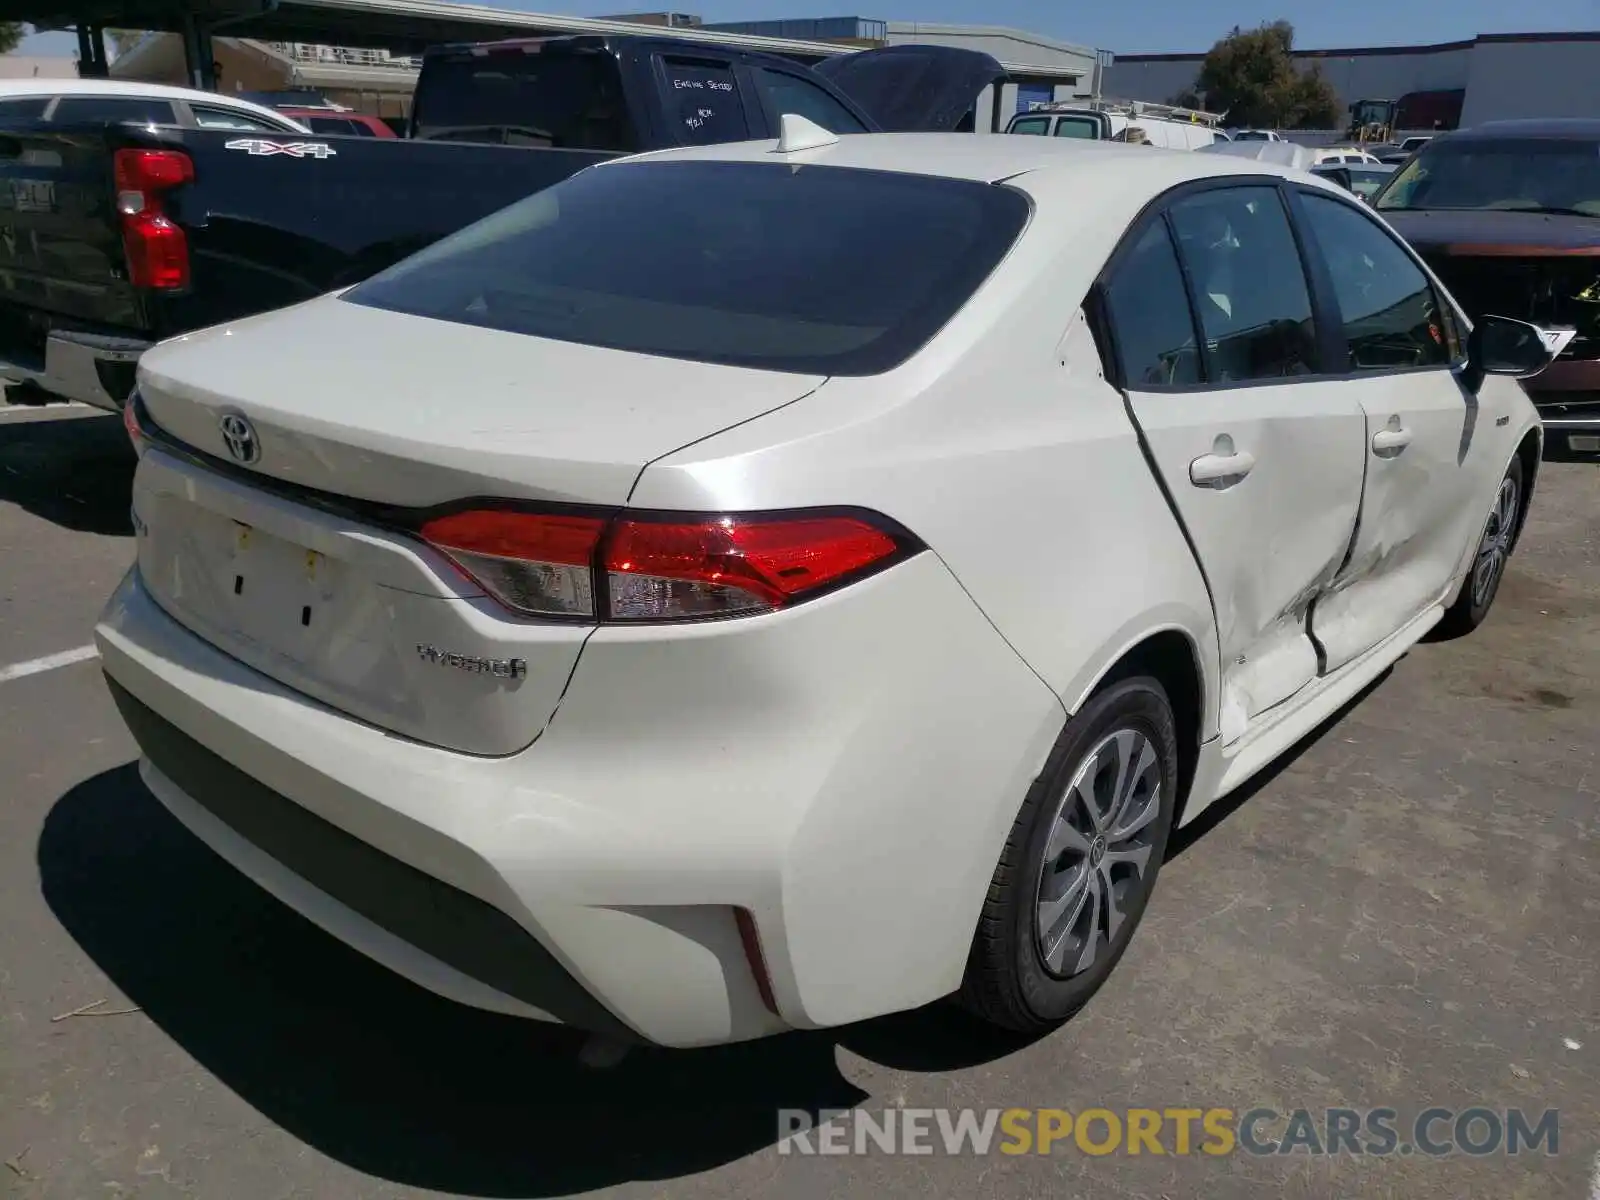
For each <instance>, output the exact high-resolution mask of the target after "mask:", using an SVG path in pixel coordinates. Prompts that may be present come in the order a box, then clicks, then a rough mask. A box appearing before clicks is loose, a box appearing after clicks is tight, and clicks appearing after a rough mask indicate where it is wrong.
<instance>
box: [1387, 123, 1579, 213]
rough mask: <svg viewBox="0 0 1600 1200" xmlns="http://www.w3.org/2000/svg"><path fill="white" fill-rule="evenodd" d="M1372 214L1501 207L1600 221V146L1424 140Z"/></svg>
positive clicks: (1567, 142)
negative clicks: (1434, 209) (1376, 211)
mask: <svg viewBox="0 0 1600 1200" xmlns="http://www.w3.org/2000/svg"><path fill="white" fill-rule="evenodd" d="M1373 203H1374V206H1375V207H1377V208H1379V209H1386V210H1389V211H1398V210H1404V209H1412V208H1457V209H1506V210H1510V211H1521V212H1547V213H1571V214H1578V215H1581V216H1586V217H1600V142H1593V141H1580V140H1578V139H1566V138H1526V139H1515V140H1514V139H1511V138H1504V139H1502V138H1462V139H1460V140H1458V141H1452V140H1448V139H1446V140H1444V141H1435V142H1430V143H1428V144H1427V145H1426V146H1424V147H1423V148H1422V150H1421V151H1420V152H1419V153H1418V154H1417V156H1416V157H1415V158H1413V159H1412V160H1411V161H1410V162H1408V163H1407V164H1406V165H1405V166H1404V167H1402V168H1400V170H1399V172H1398V173H1397V174H1396V175H1395V176H1394V179H1393V181H1392V182H1391V183H1390V184H1389V185H1388V187H1386V188H1384V189H1383V191H1382V192H1381V193H1380V194H1379V195H1378V197H1377V199H1376V200H1375V201H1374V202H1373Z"/></svg>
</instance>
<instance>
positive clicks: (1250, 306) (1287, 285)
mask: <svg viewBox="0 0 1600 1200" xmlns="http://www.w3.org/2000/svg"><path fill="white" fill-rule="evenodd" d="M1170 211H1171V214H1172V226H1173V229H1174V230H1175V231H1176V233H1177V235H1178V244H1179V252H1180V253H1181V254H1182V256H1183V261H1184V265H1185V266H1186V267H1188V269H1189V277H1190V279H1192V280H1193V281H1194V291H1195V304H1196V306H1197V307H1198V309H1199V315H1200V328H1201V331H1202V332H1203V333H1204V335H1205V339H1206V344H1207V345H1208V346H1209V347H1210V350H1211V364H1212V379H1211V382H1212V383H1228V382H1243V381H1245V380H1250V379H1278V378H1287V377H1293V376H1296V375H1308V374H1311V373H1312V372H1314V371H1315V370H1316V363H1317V338H1316V331H1315V329H1314V328H1313V325H1312V320H1311V294H1310V291H1309V289H1308V288H1307V286H1306V277H1305V271H1304V269H1303V268H1302V267H1301V265H1300V253H1299V250H1298V248H1297V247H1296V245H1295V240H1294V234H1293V232H1291V230H1290V228H1289V217H1288V214H1287V213H1286V212H1285V211H1284V208H1283V201H1282V200H1281V199H1279V197H1278V191H1277V189H1276V188H1271V187H1239V188H1220V189H1217V190H1215V191H1206V192H1201V193H1199V194H1198V195H1194V196H1189V197H1186V198H1184V199H1182V200H1179V201H1177V202H1176V203H1174V204H1173V205H1172V208H1171V210H1170Z"/></svg>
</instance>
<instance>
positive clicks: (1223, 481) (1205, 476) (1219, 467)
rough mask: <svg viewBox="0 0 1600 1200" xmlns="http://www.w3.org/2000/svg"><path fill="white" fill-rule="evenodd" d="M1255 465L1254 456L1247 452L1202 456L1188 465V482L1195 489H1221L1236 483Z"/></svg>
mask: <svg viewBox="0 0 1600 1200" xmlns="http://www.w3.org/2000/svg"><path fill="white" fill-rule="evenodd" d="M1255 465H1256V456H1255V455H1254V454H1251V453H1250V452H1249V451H1248V450H1237V451H1235V452H1234V453H1232V454H1202V455H1201V456H1200V457H1199V458H1197V459H1195V460H1194V461H1193V462H1192V463H1190V464H1189V482H1190V483H1192V484H1194V485H1195V486H1196V487H1204V488H1216V489H1217V490H1219V491H1220V490H1221V489H1223V488H1229V487H1232V486H1233V485H1234V484H1236V483H1238V482H1239V481H1240V480H1241V479H1243V478H1244V477H1245V476H1246V475H1248V474H1250V472H1251V470H1252V469H1253V468H1254V467H1255Z"/></svg>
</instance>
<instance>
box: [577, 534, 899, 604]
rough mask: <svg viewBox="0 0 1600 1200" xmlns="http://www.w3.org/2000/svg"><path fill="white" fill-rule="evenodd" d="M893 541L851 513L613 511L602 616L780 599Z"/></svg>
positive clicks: (822, 583)
mask: <svg viewBox="0 0 1600 1200" xmlns="http://www.w3.org/2000/svg"><path fill="white" fill-rule="evenodd" d="M899 548H900V546H899V543H898V542H897V541H896V540H895V539H894V538H893V537H891V536H889V535H888V534H887V533H884V532H883V531H882V530H880V529H877V528H874V527H873V526H871V525H868V524H867V523H866V522H865V521H862V520H860V519H859V518H857V517H800V518H797V519H792V520H775V521H772V520H769V521H760V520H758V521H750V520H745V519H741V518H739V517H723V518H721V519H719V520H715V521H706V522H694V523H678V522H665V521H636V520H619V521H618V522H617V523H616V524H615V525H614V526H613V527H612V530H611V534H610V536H609V537H607V538H606V550H605V569H606V573H607V579H606V584H607V591H608V592H609V594H610V597H611V613H610V615H611V616H612V617H613V618H615V619H619V620H644V621H660V620H673V619H682V618H684V617H719V616H735V615H737V614H739V613H747V612H762V611H764V610H767V609H774V608H781V607H782V606H783V605H784V604H786V603H788V602H789V601H790V600H791V599H793V598H794V597H796V596H801V595H804V594H805V593H807V592H814V591H816V590H817V589H818V588H824V587H827V586H829V585H830V584H832V583H833V582H834V581H835V580H838V579H841V578H843V577H845V576H847V575H853V574H855V572H857V571H859V570H861V569H862V568H864V567H868V566H871V565H872V564H873V563H875V562H878V561H880V560H882V559H885V558H889V557H891V556H892V555H894V554H895V553H896V552H897V551H898V550H899Z"/></svg>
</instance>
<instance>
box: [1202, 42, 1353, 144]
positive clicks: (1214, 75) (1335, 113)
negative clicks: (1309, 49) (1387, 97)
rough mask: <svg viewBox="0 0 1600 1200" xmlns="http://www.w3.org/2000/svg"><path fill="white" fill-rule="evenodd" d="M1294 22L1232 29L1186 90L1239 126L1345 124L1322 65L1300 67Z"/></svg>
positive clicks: (1299, 127)
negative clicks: (1300, 68) (1202, 98)
mask: <svg viewBox="0 0 1600 1200" xmlns="http://www.w3.org/2000/svg"><path fill="white" fill-rule="evenodd" d="M1293 49H1294V26H1293V25H1291V24H1289V22H1288V21H1273V22H1272V23H1271V24H1267V25H1258V26H1257V27H1256V28H1254V29H1241V28H1240V27H1239V26H1237V25H1235V26H1234V27H1233V31H1232V32H1231V33H1229V34H1228V36H1227V37H1225V38H1223V39H1222V40H1221V41H1219V42H1218V43H1217V44H1216V45H1214V46H1212V47H1211V50H1210V52H1209V53H1208V54H1207V55H1206V58H1205V62H1204V63H1202V64H1201V67H1200V74H1199V77H1198V78H1196V80H1195V82H1194V86H1193V87H1192V88H1190V89H1189V90H1188V91H1186V92H1184V93H1182V95H1183V96H1184V97H1187V98H1193V97H1195V96H1196V95H1197V94H1199V95H1204V97H1205V102H1206V108H1207V109H1208V110H1210V111H1211V112H1219V113H1220V112H1225V113H1227V114H1228V120H1229V122H1230V123H1231V124H1235V125H1251V126H1263V127H1267V128H1281V129H1317V128H1322V129H1327V128H1331V127H1333V126H1336V125H1338V124H1339V123H1340V116H1339V98H1338V96H1337V95H1336V94H1335V93H1334V90H1333V87H1332V86H1331V85H1330V84H1329V83H1328V81H1327V79H1326V78H1324V76H1323V74H1322V71H1321V68H1319V67H1317V66H1315V65H1313V66H1312V68H1311V69H1310V70H1309V71H1305V72H1301V71H1299V70H1297V69H1296V68H1295V63H1294V58H1293V56H1292V55H1291V53H1290V52H1291V51H1292V50H1293Z"/></svg>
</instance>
